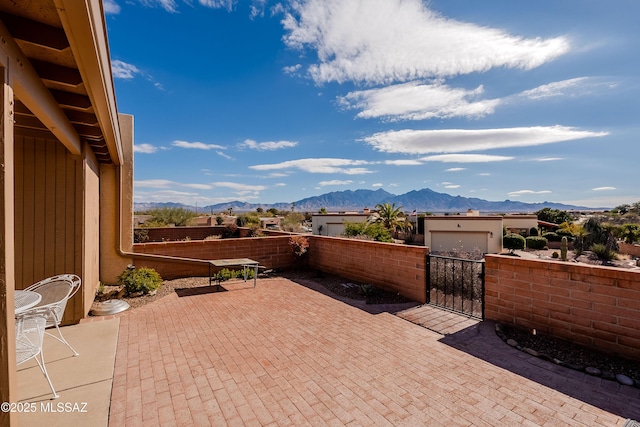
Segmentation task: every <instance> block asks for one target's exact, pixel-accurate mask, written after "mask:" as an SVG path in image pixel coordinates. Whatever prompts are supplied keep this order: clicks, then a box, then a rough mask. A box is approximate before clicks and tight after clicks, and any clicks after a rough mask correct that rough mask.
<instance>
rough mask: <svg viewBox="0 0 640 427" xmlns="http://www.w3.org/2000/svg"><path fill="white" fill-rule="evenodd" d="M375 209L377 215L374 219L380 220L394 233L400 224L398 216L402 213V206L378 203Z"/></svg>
mask: <svg viewBox="0 0 640 427" xmlns="http://www.w3.org/2000/svg"><path fill="white" fill-rule="evenodd" d="M375 210H376V212H377V213H378V215H377V216H376V217H375V218H374V220H375V221H376V222H381V223H382V225H384V227H385V228H386V229H387V230H389V231H390V232H392V233H395V232H396V231H397V229H398V227H399V226H400V222H401V221H399V216H400V214H401V213H402V206H400V207H397V208H396V204H395V203H392V204H389V203H378V204H377V205H376V209H375Z"/></svg>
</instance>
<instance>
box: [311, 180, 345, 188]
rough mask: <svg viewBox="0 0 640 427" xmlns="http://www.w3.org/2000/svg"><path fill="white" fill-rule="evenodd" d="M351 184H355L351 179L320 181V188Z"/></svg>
mask: <svg viewBox="0 0 640 427" xmlns="http://www.w3.org/2000/svg"><path fill="white" fill-rule="evenodd" d="M349 184H353V181H351V180H350V179H347V180H346V181H341V180H339V179H332V180H331V181H320V182H319V183H318V186H320V187H326V186H328V185H349Z"/></svg>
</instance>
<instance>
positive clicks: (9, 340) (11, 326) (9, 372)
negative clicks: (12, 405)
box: [0, 64, 18, 426]
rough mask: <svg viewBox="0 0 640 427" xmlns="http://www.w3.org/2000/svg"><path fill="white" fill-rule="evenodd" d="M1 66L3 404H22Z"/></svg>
mask: <svg viewBox="0 0 640 427" xmlns="http://www.w3.org/2000/svg"><path fill="white" fill-rule="evenodd" d="M1 65H2V64H0V164H2V167H1V168H0V235H1V238H0V337H2V339H0V401H1V402H17V401H18V383H17V376H18V374H17V371H16V326H15V319H14V316H15V301H14V291H15V286H16V280H15V255H16V254H15V246H14V240H15V214H14V212H15V206H14V180H15V177H14V174H15V171H14V154H13V153H14V138H13V90H12V89H11V85H10V82H11V79H10V76H9V73H8V72H7V69H6V68H4V67H1ZM0 425H2V426H17V425H18V414H17V413H13V412H6V411H0Z"/></svg>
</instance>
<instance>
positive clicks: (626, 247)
mask: <svg viewBox="0 0 640 427" xmlns="http://www.w3.org/2000/svg"><path fill="white" fill-rule="evenodd" d="M618 245H619V246H620V251H619V252H620V253H621V254H627V255H632V256H635V257H640V245H630V244H628V243H624V242H619V243H618Z"/></svg>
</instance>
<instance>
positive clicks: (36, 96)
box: [0, 22, 82, 156]
mask: <svg viewBox="0 0 640 427" xmlns="http://www.w3.org/2000/svg"><path fill="white" fill-rule="evenodd" d="M0 42H1V43H0V54H1V55H2V56H3V57H4V58H7V64H0V65H5V66H6V65H11V66H10V67H8V71H9V73H10V75H11V77H12V79H13V90H14V93H15V96H16V97H18V98H19V99H20V101H22V102H23V103H24V105H26V107H27V108H28V109H29V110H31V112H32V113H33V114H34V115H35V116H36V117H38V119H40V121H41V122H42V123H43V124H44V125H45V126H46V127H47V128H48V129H49V130H51V133H53V134H54V135H55V136H56V138H58V140H59V141H60V142H61V143H62V144H63V145H64V146H65V147H66V148H67V150H69V152H71V154H73V155H76V156H77V155H80V154H81V153H82V144H81V142H80V138H79V137H78V133H77V132H76V131H75V129H74V128H73V126H71V123H70V122H69V119H67V116H65V115H64V112H63V111H62V109H61V108H60V105H58V103H57V102H56V100H55V99H54V98H53V96H52V95H51V92H49V90H48V89H47V87H46V86H45V85H44V83H42V80H41V79H40V77H39V76H38V74H37V73H36V71H35V70H34V69H33V66H32V65H31V63H30V62H29V60H28V59H27V58H26V57H25V56H24V54H23V53H22V51H21V50H20V48H19V47H18V45H17V44H16V42H15V40H14V39H13V37H12V36H11V33H9V30H7V28H6V27H5V26H4V24H3V23H1V22H0Z"/></svg>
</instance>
